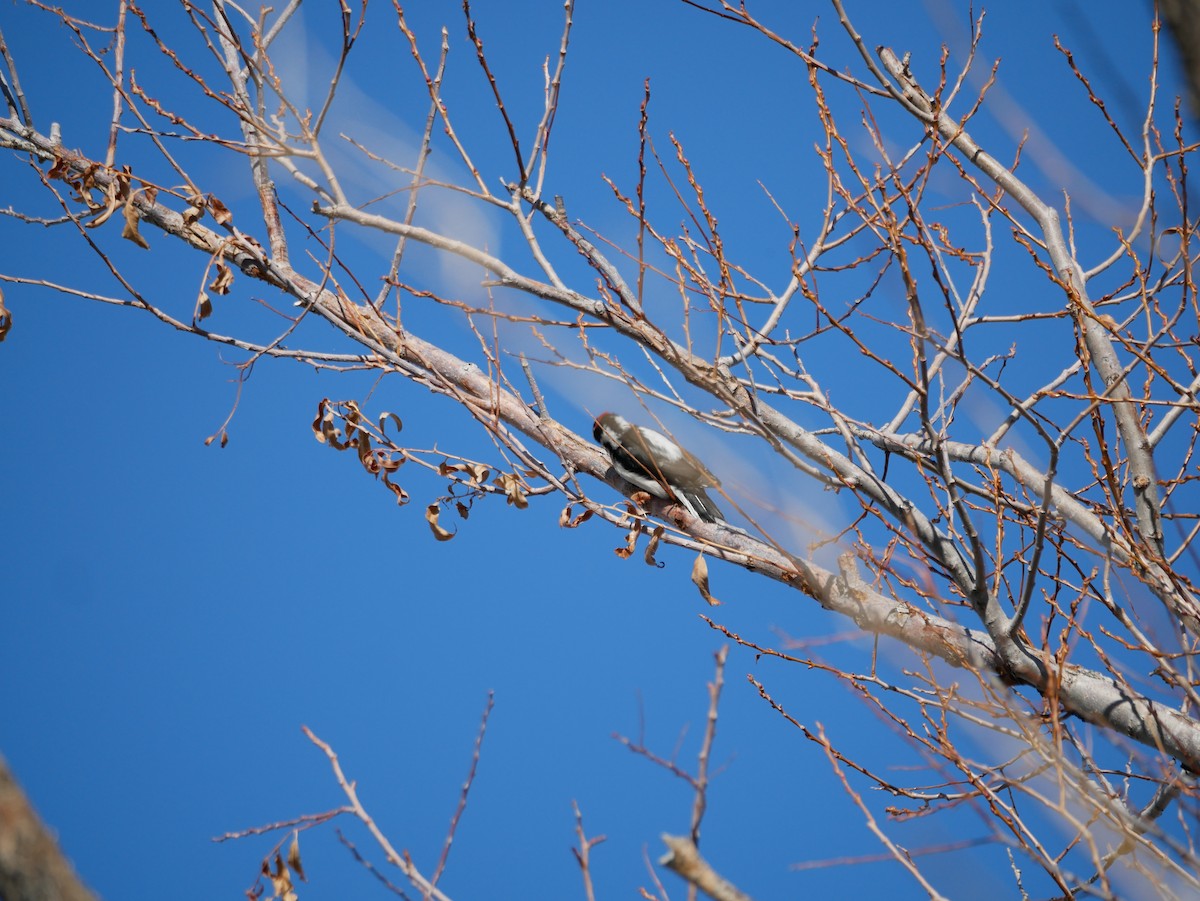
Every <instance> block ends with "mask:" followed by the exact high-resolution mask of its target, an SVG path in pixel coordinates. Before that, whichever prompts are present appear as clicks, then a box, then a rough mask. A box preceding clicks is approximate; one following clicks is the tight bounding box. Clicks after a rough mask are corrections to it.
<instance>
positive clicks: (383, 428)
mask: <svg viewBox="0 0 1200 901" xmlns="http://www.w3.org/2000/svg"><path fill="white" fill-rule="evenodd" d="M389 419H390V420H391V421H392V422H394V423H396V431H397V432H402V431H404V423H403V422H401V421H400V417H399V416H397V415H396V414H395V413H380V414H379V434H380V435H382V436H383V437H384V438H386V437H387V421H388V420H389Z"/></svg>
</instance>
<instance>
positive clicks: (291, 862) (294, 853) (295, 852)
mask: <svg viewBox="0 0 1200 901" xmlns="http://www.w3.org/2000/svg"><path fill="white" fill-rule="evenodd" d="M287 865H288V866H289V867H291V868H292V869H293V870H294V871H295V872H296V875H297V876H299V877H300V881H301V882H308V877H307V876H305V875H304V865H303V864H302V863H300V833H299V832H295V833H293V834H292V844H291V847H289V848H288V856H287Z"/></svg>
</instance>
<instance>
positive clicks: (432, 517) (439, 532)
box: [425, 504, 454, 541]
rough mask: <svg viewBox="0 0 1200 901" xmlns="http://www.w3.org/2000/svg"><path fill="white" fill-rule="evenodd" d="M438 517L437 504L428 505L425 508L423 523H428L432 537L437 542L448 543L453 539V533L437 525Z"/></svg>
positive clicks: (439, 513) (439, 512)
mask: <svg viewBox="0 0 1200 901" xmlns="http://www.w3.org/2000/svg"><path fill="white" fill-rule="evenodd" d="M440 515H441V511H440V510H439V509H438V505H437V504H430V505H429V506H428V507H426V508H425V521H426V522H428V523H429V528H430V529H432V530H433V537H434V538H436V539H437V540H438V541H449V540H450V539H451V538H453V537H454V533H453V532H450V531H447V530H446V529H443V528H442V527H441V526H440V525H438V516H440Z"/></svg>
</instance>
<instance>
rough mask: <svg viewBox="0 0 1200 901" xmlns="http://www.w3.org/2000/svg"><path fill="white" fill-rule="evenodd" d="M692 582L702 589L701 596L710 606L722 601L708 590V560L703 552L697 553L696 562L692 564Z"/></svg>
mask: <svg viewBox="0 0 1200 901" xmlns="http://www.w3.org/2000/svg"><path fill="white" fill-rule="evenodd" d="M692 583H693V584H694V585H695V586H696V587H697V588H699V589H700V597H702V598H704V600H706V601H708V605H709V606H710V607H716V606H717V605H718V604H720V603H721V602H720V601H718V600H717V599H716V598H714V597H713V596H712V594H711V593H710V592H709V590H708V562H707V561H706V560H705V559H704V555H703V554H699V555H697V557H696V562H695V563H693V564H692Z"/></svg>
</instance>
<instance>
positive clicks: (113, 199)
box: [87, 179, 122, 228]
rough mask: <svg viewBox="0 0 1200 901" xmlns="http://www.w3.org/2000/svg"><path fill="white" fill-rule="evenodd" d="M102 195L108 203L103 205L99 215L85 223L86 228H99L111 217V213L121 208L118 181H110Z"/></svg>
mask: <svg viewBox="0 0 1200 901" xmlns="http://www.w3.org/2000/svg"><path fill="white" fill-rule="evenodd" d="M104 193H105V196H106V197H107V201H108V202H107V203H106V204H105V205H104V210H103V212H101V213H100V215H99V216H97V217H96V218H95V219H93V220H92V221H91V222H89V223H87V227H88V228H99V227H100V226H101V225H103V224H104V223H105V222H107V221H108V220H109V219H110V218H111V217H112V214H113V213H115V212H116V211H117V210H119V209H120V208H121V200H122V193H121V185H120V182H119V181H117V180H116V179H114V180H113V181H110V182H109V183H108V189H107V190H106V191H105V192H104Z"/></svg>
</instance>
